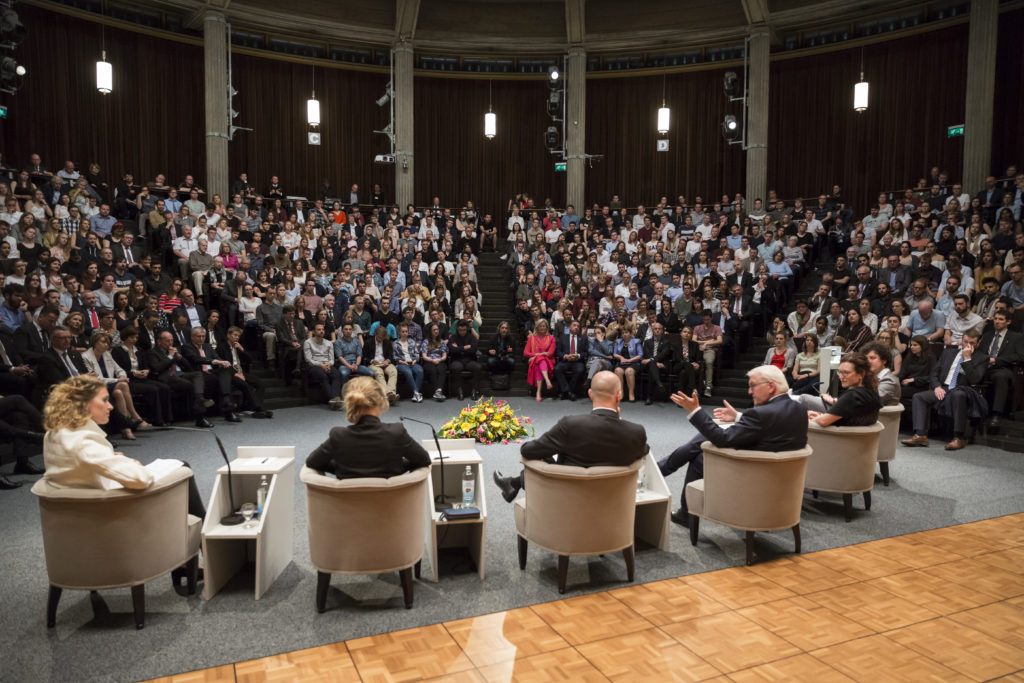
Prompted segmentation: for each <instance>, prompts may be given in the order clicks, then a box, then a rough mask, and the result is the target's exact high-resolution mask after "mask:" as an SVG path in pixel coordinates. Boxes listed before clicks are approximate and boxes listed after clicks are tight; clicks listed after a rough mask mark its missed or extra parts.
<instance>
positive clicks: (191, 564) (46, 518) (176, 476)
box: [32, 467, 202, 628]
mask: <svg viewBox="0 0 1024 683" xmlns="http://www.w3.org/2000/svg"><path fill="white" fill-rule="evenodd" d="M190 476H192V470H190V469H188V468H187V467H181V468H179V469H177V470H175V471H174V472H171V473H170V474H168V475H167V476H165V477H163V478H161V479H160V481H158V482H156V483H155V484H153V485H152V486H150V487H149V488H147V489H141V490H134V491H133V490H128V489H112V490H109V491H107V490H103V489H79V488H65V487H60V486H54V485H53V484H51V483H49V482H48V481H47V480H46V479H45V478H43V479H40V480H39V481H37V482H36V483H35V485H34V486H33V487H32V493H34V494H35V495H36V496H38V498H39V513H40V521H41V522H42V528H43V550H44V552H45V554H46V572H47V574H48V575H49V579H50V597H49V600H48V601H47V605H46V625H47V627H49V628H53V626H54V625H55V623H56V619H57V603H58V602H59V601H60V596H61V593H62V592H63V590H64V589H65V588H68V589H73V590H88V591H96V590H105V589H108V588H123V587H125V586H131V589H132V606H133V608H134V612H135V627H136V628H142V627H143V626H145V612H146V606H145V604H146V598H145V584H146V582H147V581H152V580H153V579H155V578H157V577H159V576H162V575H164V574H167V573H168V572H170V571H172V570H174V569H177V568H178V567H180V566H182V565H187V572H186V574H187V580H188V592H189V594H193V593H195V590H196V569H197V567H198V557H199V541H200V529H201V523H202V520H201V519H199V518H198V517H195V516H193V515H189V514H188V512H187V511H188V478H189V477H190Z"/></svg>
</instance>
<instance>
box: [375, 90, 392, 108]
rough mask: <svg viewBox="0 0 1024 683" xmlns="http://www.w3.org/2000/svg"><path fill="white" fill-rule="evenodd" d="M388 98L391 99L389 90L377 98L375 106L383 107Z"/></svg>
mask: <svg viewBox="0 0 1024 683" xmlns="http://www.w3.org/2000/svg"><path fill="white" fill-rule="evenodd" d="M390 100H391V92H390V91H388V92H386V93H384V94H383V95H381V96H380V98H379V99H378V100H377V106H378V107H383V106H384V105H385V104H387V103H388V101H390Z"/></svg>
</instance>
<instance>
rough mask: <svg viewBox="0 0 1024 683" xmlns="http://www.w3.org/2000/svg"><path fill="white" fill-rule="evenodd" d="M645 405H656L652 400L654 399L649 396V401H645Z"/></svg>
mask: <svg viewBox="0 0 1024 683" xmlns="http://www.w3.org/2000/svg"><path fill="white" fill-rule="evenodd" d="M644 405H645V406H651V405H654V400H653V399H652V398H651V397H650V396H648V397H647V400H646V401H644Z"/></svg>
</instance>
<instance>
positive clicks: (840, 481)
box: [805, 422, 884, 521]
mask: <svg viewBox="0 0 1024 683" xmlns="http://www.w3.org/2000/svg"><path fill="white" fill-rule="evenodd" d="M883 429H884V427H883V426H882V423H880V422H876V423H875V424H873V425H870V426H867V427H821V426H818V425H817V424H815V423H814V422H811V424H810V425H809V429H808V430H807V445H808V446H810V447H811V448H812V449H814V454H813V455H811V457H810V458H808V460H807V477H806V482H805V486H806V487H807V488H809V489H811V490H812V492H815V493H816V492H818V491H830V492H832V493H840V494H842V496H843V506H844V508H845V512H846V521H850V520H851V519H852V517H853V494H855V493H862V494H864V509H865V510H870V509H871V489H872V488H873V487H874V485H875V463H876V462H878V439H879V437H880V436H881V433H882V430H883Z"/></svg>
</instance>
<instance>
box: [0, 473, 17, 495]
mask: <svg viewBox="0 0 1024 683" xmlns="http://www.w3.org/2000/svg"><path fill="white" fill-rule="evenodd" d="M20 486H21V482H20V481H11V480H10V479H8V478H7V477H5V476H4V475H2V474H0V491H10V490H11V489H16V488H18V487H20Z"/></svg>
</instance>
